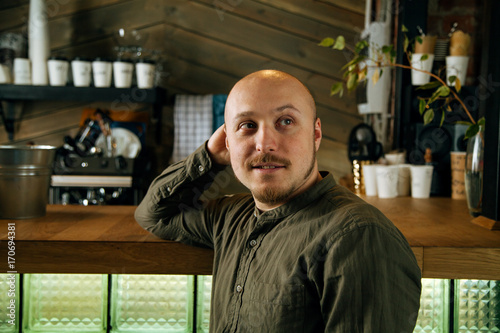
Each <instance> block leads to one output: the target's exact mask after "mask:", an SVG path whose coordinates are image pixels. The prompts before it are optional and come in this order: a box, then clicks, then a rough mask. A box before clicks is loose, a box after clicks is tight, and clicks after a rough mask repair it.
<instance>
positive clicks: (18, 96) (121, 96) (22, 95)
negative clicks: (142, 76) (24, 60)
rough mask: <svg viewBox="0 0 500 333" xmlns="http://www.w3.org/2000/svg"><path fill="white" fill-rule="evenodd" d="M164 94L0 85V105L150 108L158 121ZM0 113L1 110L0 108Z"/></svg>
mask: <svg viewBox="0 0 500 333" xmlns="http://www.w3.org/2000/svg"><path fill="white" fill-rule="evenodd" d="M166 96H167V91H166V90H165V89H164V88H161V87H154V88H151V89H139V88H137V87H131V88H114V87H110V88H96V87H74V86H33V85H14V84H3V85H0V101H4V102H22V101H76V102H96V101H99V102H117V103H127V104H129V105H132V104H135V103H144V104H151V105H152V107H153V117H154V118H155V119H161V111H162V108H163V106H164V105H165V103H166ZM0 111H2V107H1V106H0ZM2 114H3V112H2ZM13 120H14V119H8V118H7V117H6V116H4V119H3V121H4V126H5V128H6V130H7V132H9V133H10V132H11V131H12V127H13V126H12V122H13Z"/></svg>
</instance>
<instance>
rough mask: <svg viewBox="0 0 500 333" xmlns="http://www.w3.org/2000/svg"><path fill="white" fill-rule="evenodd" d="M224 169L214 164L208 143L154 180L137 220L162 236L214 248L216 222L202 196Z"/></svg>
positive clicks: (139, 208) (140, 207) (136, 215)
mask: <svg viewBox="0 0 500 333" xmlns="http://www.w3.org/2000/svg"><path fill="white" fill-rule="evenodd" d="M220 170H222V168H221V167H219V166H216V165H214V164H212V161H211V159H210V157H209V155H208V151H207V149H206V142H205V144H204V145H202V146H200V147H199V148H198V149H197V150H196V151H195V152H193V153H192V154H191V155H190V156H188V157H187V158H186V159H185V160H183V161H180V162H178V163H175V164H172V165H171V166H169V167H168V168H167V169H165V170H164V171H163V172H162V173H161V175H159V176H158V177H157V178H156V179H154V180H153V182H152V183H151V185H150V187H149V189H148V191H147V193H146V195H145V197H144V198H143V200H142V201H141V203H140V204H139V206H138V207H137V209H136V211H135V219H136V220H137V222H138V223H139V224H140V225H141V226H142V227H143V228H144V229H146V230H148V231H149V232H151V233H153V234H154V235H156V236H158V237H160V238H163V239H168V240H175V241H180V242H183V243H186V244H190V245H198V246H200V245H201V246H206V247H210V248H213V240H212V222H211V220H210V214H209V213H207V212H206V209H205V208H206V206H207V204H206V203H205V202H203V201H202V200H201V196H202V194H203V192H204V191H205V190H206V189H207V188H208V187H209V186H210V184H211V183H212V182H213V181H214V178H215V176H216V175H217V173H218V172H219V171H220Z"/></svg>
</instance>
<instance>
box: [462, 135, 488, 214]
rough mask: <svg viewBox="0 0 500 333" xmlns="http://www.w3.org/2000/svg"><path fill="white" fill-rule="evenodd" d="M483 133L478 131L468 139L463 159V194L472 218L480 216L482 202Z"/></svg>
mask: <svg viewBox="0 0 500 333" xmlns="http://www.w3.org/2000/svg"><path fill="white" fill-rule="evenodd" d="M483 164H484V132H483V131H479V132H478V133H477V134H476V135H474V136H473V137H471V138H469V142H468V143H467V153H466V159H465V193H466V196H467V205H468V207H469V213H470V214H471V215H472V216H473V217H477V216H479V215H480V214H481V206H482V202H483Z"/></svg>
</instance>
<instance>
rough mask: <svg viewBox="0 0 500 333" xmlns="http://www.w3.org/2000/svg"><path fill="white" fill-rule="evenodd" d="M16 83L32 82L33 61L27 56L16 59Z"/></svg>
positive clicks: (25, 83) (26, 83)
mask: <svg viewBox="0 0 500 333" xmlns="http://www.w3.org/2000/svg"><path fill="white" fill-rule="evenodd" d="M13 72H14V84H21V85H29V84H31V63H30V60H29V59H27V58H15V59H14V70H13Z"/></svg>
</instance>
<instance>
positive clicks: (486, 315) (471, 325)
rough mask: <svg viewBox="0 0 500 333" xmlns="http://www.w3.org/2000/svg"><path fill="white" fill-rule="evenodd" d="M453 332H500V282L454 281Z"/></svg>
mask: <svg viewBox="0 0 500 333" xmlns="http://www.w3.org/2000/svg"><path fill="white" fill-rule="evenodd" d="M454 318H455V332H458V333H476V332H481V333H498V332H500V281H488V280H456V281H455V314H454Z"/></svg>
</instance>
